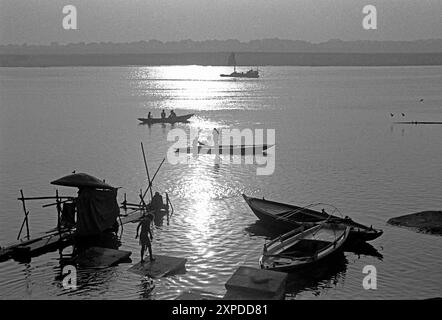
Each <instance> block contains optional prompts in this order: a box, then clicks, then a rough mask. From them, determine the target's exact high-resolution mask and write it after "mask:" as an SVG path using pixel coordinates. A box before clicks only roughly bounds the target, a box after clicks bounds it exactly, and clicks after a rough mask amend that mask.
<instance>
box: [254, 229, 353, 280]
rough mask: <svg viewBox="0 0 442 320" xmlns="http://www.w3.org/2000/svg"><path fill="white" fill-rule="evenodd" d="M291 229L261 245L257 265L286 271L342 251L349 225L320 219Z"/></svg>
mask: <svg viewBox="0 0 442 320" xmlns="http://www.w3.org/2000/svg"><path fill="white" fill-rule="evenodd" d="M303 229H304V227H300V228H298V229H294V230H292V231H290V232H288V233H286V234H284V235H282V236H280V237H278V238H276V239H274V240H272V241H271V242H269V243H267V244H265V245H264V250H263V254H262V255H261V257H260V259H259V264H260V266H261V268H263V269H271V270H277V271H289V270H293V269H297V268H301V267H305V266H309V265H312V264H314V263H317V262H319V261H323V260H325V259H326V258H328V257H330V256H332V255H333V254H335V253H338V252H340V251H341V249H342V246H343V244H344V243H345V241H346V240H347V238H348V235H349V233H350V227H348V226H344V225H342V224H339V223H329V222H323V223H321V224H319V225H316V226H313V227H311V228H308V229H307V230H303Z"/></svg>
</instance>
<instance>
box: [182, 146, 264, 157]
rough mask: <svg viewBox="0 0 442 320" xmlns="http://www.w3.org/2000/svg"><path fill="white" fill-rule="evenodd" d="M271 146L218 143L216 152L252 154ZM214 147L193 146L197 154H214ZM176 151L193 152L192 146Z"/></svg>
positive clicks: (261, 151)
mask: <svg viewBox="0 0 442 320" xmlns="http://www.w3.org/2000/svg"><path fill="white" fill-rule="evenodd" d="M270 147H271V146H269V145H267V144H262V145H251V146H247V145H236V146H235V145H220V146H218V154H227V155H242V156H244V155H254V154H260V153H264V152H265V151H266V150H267V149H268V148H270ZM215 151H216V148H215V146H211V145H199V146H197V148H195V152H197V153H198V154H215ZM175 152H177V153H193V152H194V148H193V147H184V148H177V149H175Z"/></svg>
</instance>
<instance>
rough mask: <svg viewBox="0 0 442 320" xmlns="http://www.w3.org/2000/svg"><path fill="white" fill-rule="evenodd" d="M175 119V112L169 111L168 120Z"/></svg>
mask: <svg viewBox="0 0 442 320" xmlns="http://www.w3.org/2000/svg"><path fill="white" fill-rule="evenodd" d="M175 117H176V114H175V111H173V110H171V111H170V115H169V118H175Z"/></svg>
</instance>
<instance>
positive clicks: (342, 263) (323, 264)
mask: <svg viewBox="0 0 442 320" xmlns="http://www.w3.org/2000/svg"><path fill="white" fill-rule="evenodd" d="M347 242H348V241H347ZM344 246H345V244H344ZM348 263H349V261H348V260H347V258H346V256H345V255H344V254H343V253H342V252H338V253H337V254H334V255H332V256H330V257H328V258H327V259H324V260H323V261H319V262H318V263H316V264H315V265H314V267H312V268H301V269H299V270H296V272H291V273H289V274H288V278H287V284H286V299H296V296H297V295H298V294H299V293H301V292H302V293H308V292H310V293H311V294H313V296H314V297H317V296H319V295H320V294H321V293H325V294H327V291H328V290H327V289H328V288H334V287H336V286H338V284H339V283H340V282H341V283H343V281H344V279H345V273H346V271H347V265H348Z"/></svg>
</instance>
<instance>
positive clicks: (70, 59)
mask: <svg viewBox="0 0 442 320" xmlns="http://www.w3.org/2000/svg"><path fill="white" fill-rule="evenodd" d="M228 54H229V53H227V52H215V53H165V54H72V55H70V54H20V55H14V54H0V67H51V66H128V65H151V66H156V65H211V66H225V65H226V63H227V56H228ZM237 64H238V65H239V66H424V65H442V53H265V52H264V53H247V52H243V53H241V57H240V58H239V59H237Z"/></svg>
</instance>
